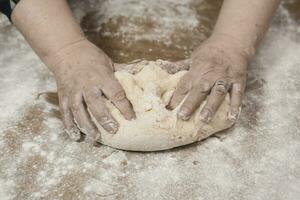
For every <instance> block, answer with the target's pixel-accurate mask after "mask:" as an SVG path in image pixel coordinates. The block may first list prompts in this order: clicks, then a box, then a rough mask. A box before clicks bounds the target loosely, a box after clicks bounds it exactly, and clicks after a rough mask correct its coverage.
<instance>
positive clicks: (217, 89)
mask: <svg viewBox="0 0 300 200" xmlns="http://www.w3.org/2000/svg"><path fill="white" fill-rule="evenodd" d="M228 88H229V86H228V84H227V83H226V81H217V82H216V83H215V85H214V87H213V88H212V90H211V93H210V95H209V97H208V99H207V103H206V104H205V106H204V108H203V109H202V111H201V113H200V116H201V120H202V121H204V122H206V123H208V122H210V121H211V120H212V118H213V117H214V115H215V113H216V111H217V110H218V108H219V107H220V105H221V104H222V102H223V101H224V99H225V96H226V94H227V91H228Z"/></svg>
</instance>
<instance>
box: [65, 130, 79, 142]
mask: <svg viewBox="0 0 300 200" xmlns="http://www.w3.org/2000/svg"><path fill="white" fill-rule="evenodd" d="M65 131H66V133H67V134H68V135H69V137H70V138H71V140H73V141H75V142H77V141H79V140H80V139H81V133H80V131H79V130H78V129H76V128H72V129H71V130H67V129H65Z"/></svg>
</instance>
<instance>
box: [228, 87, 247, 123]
mask: <svg viewBox="0 0 300 200" xmlns="http://www.w3.org/2000/svg"><path fill="white" fill-rule="evenodd" d="M243 94H244V89H243V86H242V84H240V83H235V84H233V85H232V89H231V92H230V111H229V113H228V119H230V120H233V121H236V120H237V119H238V117H239V115H240V112H241V105H242V97H243Z"/></svg>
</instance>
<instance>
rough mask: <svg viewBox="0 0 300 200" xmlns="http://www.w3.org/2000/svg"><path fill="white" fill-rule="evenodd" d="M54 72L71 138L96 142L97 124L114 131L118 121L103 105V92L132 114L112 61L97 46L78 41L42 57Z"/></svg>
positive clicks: (133, 115) (129, 115)
mask: <svg viewBox="0 0 300 200" xmlns="http://www.w3.org/2000/svg"><path fill="white" fill-rule="evenodd" d="M45 62H46V64H48V66H49V68H50V69H51V70H52V71H53V72H54V75H55V78H56V82H57V90H58V98H59V106H60V111H61V115H62V120H63V123H64V126H65V130H66V132H67V133H68V135H69V136H70V137H71V139H73V140H75V141H78V140H80V139H81V132H82V133H84V134H85V135H86V139H87V140H88V141H91V142H93V143H94V142H97V140H98V139H99V136H100V131H99V130H98V129H97V126H96V124H98V125H101V126H102V127H103V128H104V129H105V130H106V131H108V132H109V133H111V134H114V133H116V132H117V130H118V126H119V125H118V122H117V121H116V120H115V119H114V117H113V116H112V115H111V114H110V112H109V110H108V108H107V107H106V105H105V102H104V99H103V95H104V96H105V97H106V98H107V99H109V100H110V101H111V102H112V103H113V104H114V105H115V106H116V107H117V108H118V109H119V110H120V112H121V113H122V114H123V116H124V117H125V119H127V120H131V119H133V118H135V113H134V111H133V108H132V105H131V103H130V102H129V100H128V99H127V98H126V94H125V92H124V90H123V88H122V86H121V85H120V83H119V82H118V80H117V79H116V78H115V77H114V73H113V71H114V70H113V63H112V61H111V60H110V58H109V57H108V56H107V55H106V54H105V53H104V52H103V51H101V50H100V49H99V48H97V47H96V46H94V45H93V44H91V43H90V42H89V41H87V40H83V41H79V42H77V43H74V44H72V45H69V46H68V47H66V48H64V49H62V50H60V51H59V52H58V53H57V54H55V55H53V56H50V57H48V58H46V59H45Z"/></svg>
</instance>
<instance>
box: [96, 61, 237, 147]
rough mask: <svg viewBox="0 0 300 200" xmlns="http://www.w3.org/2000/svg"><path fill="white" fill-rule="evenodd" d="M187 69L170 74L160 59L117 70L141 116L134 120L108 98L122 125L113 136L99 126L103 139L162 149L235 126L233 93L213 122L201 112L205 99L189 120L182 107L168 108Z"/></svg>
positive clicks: (114, 143)
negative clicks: (229, 116)
mask: <svg viewBox="0 0 300 200" xmlns="http://www.w3.org/2000/svg"><path fill="white" fill-rule="evenodd" d="M186 72H187V71H180V72H177V73H175V74H169V73H167V72H166V71H164V70H163V69H162V68H161V67H160V65H159V63H158V62H148V64H143V63H140V64H137V65H135V66H134V68H133V69H131V70H128V69H127V70H125V69H124V70H121V71H117V72H115V75H116V77H117V79H118V80H119V81H120V83H121V84H122V86H123V88H124V90H125V92H126V95H127V97H128V99H129V100H130V101H131V102H132V104H133V108H134V110H135V112H136V116H137V118H136V119H135V120H132V121H127V120H125V119H124V117H123V116H122V115H121V113H120V112H119V110H118V109H117V108H116V107H115V106H113V105H112V104H111V103H110V102H109V101H108V100H107V101H106V104H107V106H108V108H109V109H110V111H111V113H112V115H113V116H114V117H115V118H116V120H117V121H118V122H119V123H120V128H119V130H118V132H117V133H116V134H114V135H112V134H110V133H108V132H106V131H105V130H104V129H103V128H102V127H101V126H99V125H97V126H98V128H99V129H100V130H101V137H100V142H101V143H102V144H105V145H108V146H111V147H114V148H118V149H123V150H133V151H158V150H165V149H171V148H174V147H178V146H182V145H186V144H189V143H193V142H196V141H200V140H202V139H205V138H207V137H208V136H210V135H212V134H214V133H216V132H218V131H222V130H224V129H227V128H229V127H231V126H232V125H233V122H231V121H229V120H228V119H227V117H226V116H227V113H228V110H229V96H226V100H225V101H224V102H223V104H222V105H221V106H220V108H219V110H218V112H217V113H216V116H215V117H214V119H213V120H212V122H211V123H209V124H205V123H203V122H201V121H200V119H199V112H200V110H201V108H202V107H203V105H204V103H205V102H204V103H203V104H202V105H201V106H200V107H199V109H198V110H197V111H196V112H195V114H194V115H193V117H192V118H191V119H190V120H189V121H182V120H179V119H177V115H176V113H177V111H178V109H179V106H178V107H177V108H176V109H174V110H172V111H171V110H168V109H166V105H167V104H168V103H169V100H170V98H171V96H172V93H173V91H174V90H175V87H176V85H177V83H178V81H179V80H180V78H181V77H182V76H183V75H184V74H185V73H186Z"/></svg>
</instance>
